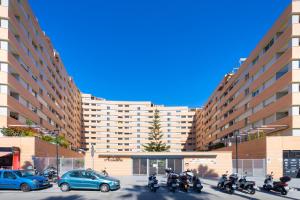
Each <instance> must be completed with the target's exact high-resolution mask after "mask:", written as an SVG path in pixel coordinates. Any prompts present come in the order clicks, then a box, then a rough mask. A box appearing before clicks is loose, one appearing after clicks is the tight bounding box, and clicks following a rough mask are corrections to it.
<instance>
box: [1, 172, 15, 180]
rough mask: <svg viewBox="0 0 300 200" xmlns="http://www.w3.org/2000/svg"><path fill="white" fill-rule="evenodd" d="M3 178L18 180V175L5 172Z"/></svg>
mask: <svg viewBox="0 0 300 200" xmlns="http://www.w3.org/2000/svg"><path fill="white" fill-rule="evenodd" d="M3 178H8V179H15V178H17V177H16V175H14V174H13V173H12V172H4V174H3Z"/></svg>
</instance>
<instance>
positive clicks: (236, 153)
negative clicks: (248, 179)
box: [235, 130, 239, 174]
mask: <svg viewBox="0 0 300 200" xmlns="http://www.w3.org/2000/svg"><path fill="white" fill-rule="evenodd" d="M238 135H239V130H237V131H236V132H235V167H236V173H237V174H238V173H239V160H238V157H239V154H238V141H237V138H238Z"/></svg>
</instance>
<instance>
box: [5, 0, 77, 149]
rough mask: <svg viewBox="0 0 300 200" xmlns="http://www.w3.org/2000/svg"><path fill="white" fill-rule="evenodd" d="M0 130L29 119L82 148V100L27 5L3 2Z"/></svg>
mask: <svg viewBox="0 0 300 200" xmlns="http://www.w3.org/2000/svg"><path fill="white" fill-rule="evenodd" d="M0 2H1V4H0V21H1V23H0V127H8V126H15V125H24V124H26V121H28V120H30V121H32V122H33V123H34V124H35V125H38V126H39V127H42V128H43V129H44V130H47V131H53V130H54V129H61V132H60V134H61V135H64V136H65V137H66V139H67V140H68V141H69V142H70V144H71V146H72V147H73V148H78V147H79V146H80V131H81V102H80V101H81V97H80V92H79V90H78V88H77V87H76V85H75V83H74V81H73V80H72V78H71V77H70V76H69V75H68V73H67V71H66V69H65V67H64V65H63V63H62V61H61V59H60V56H59V54H58V52H57V51H56V50H55V49H54V48H53V46H52V44H51V41H50V39H49V38H48V37H47V35H46V34H45V33H44V32H43V31H42V30H41V28H40V26H39V24H38V21H37V19H36V17H35V16H34V14H33V12H32V10H31V8H30V7H29V4H28V2H27V0H22V1H17V0H10V1H8V0H1V1H0Z"/></svg>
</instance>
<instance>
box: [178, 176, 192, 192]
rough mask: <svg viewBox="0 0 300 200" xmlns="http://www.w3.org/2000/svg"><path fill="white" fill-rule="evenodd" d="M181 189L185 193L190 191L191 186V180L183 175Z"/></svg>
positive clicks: (180, 182)
mask: <svg viewBox="0 0 300 200" xmlns="http://www.w3.org/2000/svg"><path fill="white" fill-rule="evenodd" d="M179 188H180V189H181V190H182V191H184V192H188V191H189V188H190V185H189V179H188V176H187V175H185V174H181V175H180V176H179Z"/></svg>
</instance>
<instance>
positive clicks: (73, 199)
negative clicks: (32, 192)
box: [41, 195, 86, 200]
mask: <svg viewBox="0 0 300 200" xmlns="http://www.w3.org/2000/svg"><path fill="white" fill-rule="evenodd" d="M85 199H86V198H84V197H83V196H81V195H70V196H53V197H47V198H44V199H41V200H85Z"/></svg>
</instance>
